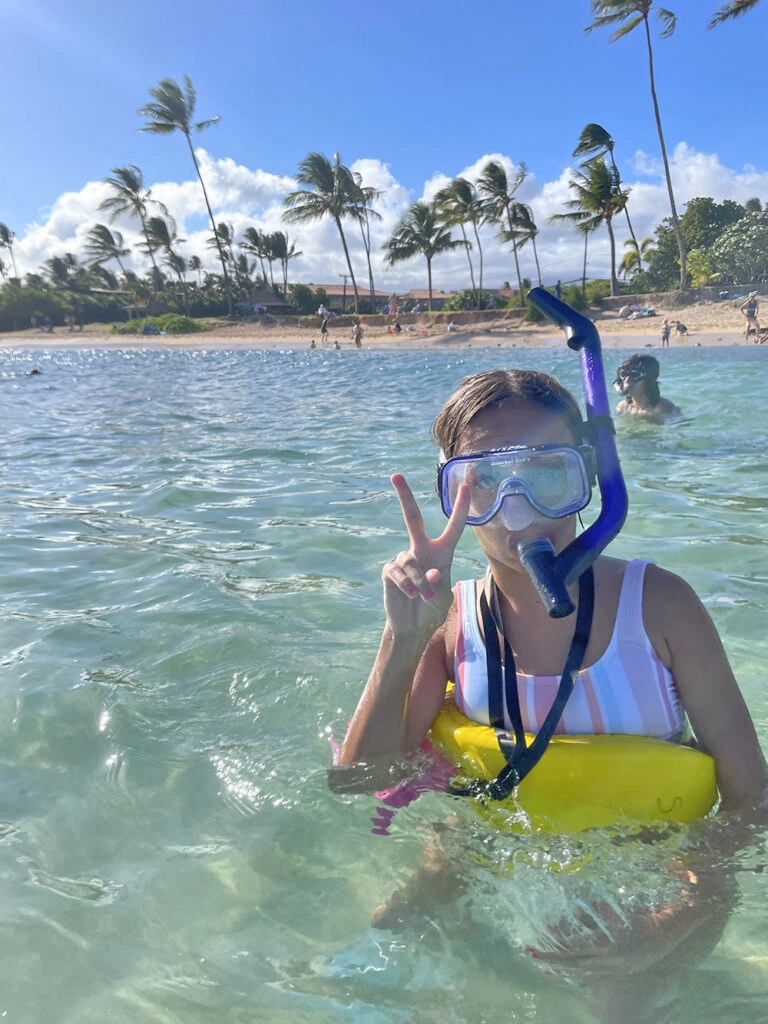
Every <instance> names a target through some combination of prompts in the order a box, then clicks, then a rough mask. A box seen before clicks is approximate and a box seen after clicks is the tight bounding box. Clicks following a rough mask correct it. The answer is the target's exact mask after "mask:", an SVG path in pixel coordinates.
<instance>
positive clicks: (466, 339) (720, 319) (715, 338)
mask: <svg viewBox="0 0 768 1024" xmlns="http://www.w3.org/2000/svg"><path fill="white" fill-rule="evenodd" d="M589 315H590V316H591V318H592V319H593V320H594V323H595V325H596V326H597V329H598V331H599V332H600V339H601V342H602V345H603V348H605V349H611V348H614V349H626V348H648V347H650V348H660V347H661V341H660V331H661V325H662V321H663V320H664V317H665V316H666V317H668V318H669V320H670V323H672V324H674V322H675V321H676V320H682V321H683V322H684V323H685V325H686V326H687V328H688V333H687V335H684V336H682V337H676V336H675V335H674V333H673V335H672V337H671V339H670V347H671V348H682V347H691V346H717V345H739V344H741V345H743V344H745V341H744V335H743V327H742V325H743V322H744V321H743V318H742V316H741V314H740V313H739V310H738V308H736V307H735V306H734V305H733V304H732V303H730V302H721V303H715V302H701V303H697V304H694V305H691V306H686V307H685V309H684V310H682V311H681V310H665V309H663V308H657V313H656V316H653V317H648V318H645V319H642V320H625V319H618V317H617V315H616V314H615V313H614V312H609V311H605V312H603V311H595V310H592V311H590V313H589ZM444 318H445V314H443V315H442V319H444ZM403 319H404V321H405V319H406V318H403ZM459 319H460V318H459V317H456V321H457V330H455V331H452V332H447V331H446V330H445V324H444V323H442V322H441V323H435V322H434V321H433V320H432V319H431V317H430V314H424V315H423V316H421V317H419V318H417V319H416V322H415V323H414V324H413V325H406V326H404V329H403V331H402V333H401V334H400V335H395V334H390V333H389V331H388V329H387V327H386V325H378V326H370V325H369V326H367V327H365V334H364V337H363V347H364V348H372V347H376V348H388V349H408V350H412V349H415V348H470V347H475V348H493V347H498V348H515V347H517V348H547V347H550V346H556V345H561V344H562V342H563V335H562V332H560V331H558V329H557V328H555V327H553V326H552V324H549V323H546V324H517V323H514V322H510V321H508V320H505V319H503V318H501V317H494V316H493V314H492V313H489V315H488V320H487V321H482V322H478V323H472V324H467V325H465V326H461V325H460V324H459ZM313 339H314V341H315V343H316V345H317V347H318V349H319V350H322V348H323V347H324V346H322V344H321V340H320V319H319V318H318V321H317V326H316V327H303V326H295V325H286V324H280V323H273V324H269V323H259V322H242V321H235V322H229V321H226V320H221V321H215V322H214V323H213V329H212V330H210V331H206V332H201V333H197V334H182V335H166V336H156V335H119V334H110V333H108V332H107V331H106V330H105V329H104V327H103V325H99V324H90V325H88V326H86V328H85V329H84V331H82V332H75V333H70V334H67V333H65V332H64V330H63V329H62V328H57V329H56V330H54V331H53V332H52V333H41V332H39V331H34V330H31V329H30V330H25V331H14V332H10V333H5V334H0V348H37V347H41V348H51V347H53V346H56V347H59V346H62V347H63V346H70V347H83V346H85V347H93V346H106V347H116V346H119V347H123V348H124V347H126V346H127V347H131V348H206V349H210V348H224V349H226V348H253V349H264V350H276V351H291V350H294V351H295V350H301V349H307V348H309V347H310V344H311V342H312V340H313ZM336 340H338V342H339V345H340V346H341V348H342V349H354V345H353V342H352V330H351V327H349V326H346V325H345V326H341V325H339V326H335V325H334V322H333V321H331V327H330V331H329V340H328V342H327V345H326V346H325V347H326V348H329V349H332V348H333V346H334V342H335V341H336ZM749 344H753V342H752V341H750V342H749Z"/></svg>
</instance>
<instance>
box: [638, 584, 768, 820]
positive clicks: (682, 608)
mask: <svg viewBox="0 0 768 1024" xmlns="http://www.w3.org/2000/svg"><path fill="white" fill-rule="evenodd" d="M643 617H644V619H645V622H646V629H647V632H648V636H649V637H650V639H651V642H652V643H653V645H654V647H655V648H656V651H657V653H658V654H659V656H660V657H661V659H662V661H663V662H664V663H665V664H666V665H667V667H668V668H669V669H670V670H671V672H672V674H673V676H674V678H675V683H676V684H677V688H678V692H679V694H680V698H681V700H682V702H683V705H684V707H685V710H686V712H687V714H688V717H689V719H690V722H691V725H692V726H693V730H694V732H695V733H696V737H697V739H698V741H699V744H700V746H701V748H702V749H703V750H704V751H706V753H708V754H710V755H711V756H712V757H713V758H714V760H715V766H716V771H717V785H718V789H719V790H720V796H721V800H722V804H721V807H722V810H723V811H726V812H728V811H737V812H746V813H750V812H752V811H756V810H757V809H758V808H759V807H760V805H761V803H763V801H764V800H765V797H766V793H767V792H768V768H767V767H766V761H765V757H764V755H763V752H762V750H761V749H760V744H759V742H758V739H757V733H756V731H755V726H754V724H753V722H752V719H751V717H750V714H749V711H748V709H747V706H746V704H745V702H744V698H743V697H742V695H741V691H740V690H739V687H738V684H737V683H736V680H735V678H734V675H733V672H732V671H731V667H730V665H729V664H728V658H727V656H726V654H725V651H724V649H723V645H722V642H721V640H720V637H719V635H718V633H717V630H716V629H715V626H714V623H713V622H712V619H711V618H710V617H709V614H708V613H707V610H706V609H705V608H704V606H703V604H702V603H701V601H700V600H699V598H698V597H697V596H696V594H695V593H694V592H693V590H692V589H691V587H690V586H689V585H688V584H687V583H686V582H685V581H684V580H682V579H681V578H680V577H679V576H676V575H675V574H674V573H670V572H666V571H665V570H663V569H659V568H658V567H656V566H653V565H649V566H648V569H647V570H646V586H645V593H644V597H643Z"/></svg>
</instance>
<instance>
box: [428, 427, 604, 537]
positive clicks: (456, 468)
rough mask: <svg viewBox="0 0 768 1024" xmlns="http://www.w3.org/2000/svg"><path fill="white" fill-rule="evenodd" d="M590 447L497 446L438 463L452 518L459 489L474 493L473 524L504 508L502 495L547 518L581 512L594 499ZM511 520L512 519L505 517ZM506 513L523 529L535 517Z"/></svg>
mask: <svg viewBox="0 0 768 1024" xmlns="http://www.w3.org/2000/svg"><path fill="white" fill-rule="evenodd" d="M588 464H589V465H590V466H591V465H592V449H591V448H590V447H588V446H586V445H583V446H581V447H580V448H573V447H570V446H568V445H556V444H551V445H541V446H537V447H534V448H527V447H522V446H520V447H514V448H498V449H494V450H493V451H489V452H476V453H474V454H472V455H456V456H454V457H453V458H452V459H448V460H447V461H446V462H442V463H440V464H439V465H438V467H437V491H438V493H439V495H440V503H441V505H442V507H443V512H444V513H445V514H446V516H450V515H451V513H452V512H453V508H454V505H455V502H456V496H457V494H458V491H459V487H461V485H462V484H467V485H468V487H469V489H470V493H471V499H470V505H469V514H468V516H467V523H468V525H469V526H483V525H484V524H485V523H488V522H490V520H491V519H493V517H494V516H495V515H496V514H497V513H498V512H499V510H500V509H502V507H503V506H504V499H505V498H511V497H516V496H520V497H523V498H525V499H526V501H527V502H528V504H529V505H530V506H531V508H533V509H535V510H536V511H537V512H539V513H540V514H541V515H543V516H546V518H548V519H562V518H564V517H565V516H570V515H574V513H576V512H580V511H581V510H582V509H583V508H585V507H586V506H587V505H588V504H589V500H590V498H591V497H592V483H591V481H592V477H593V474H592V472H591V471H590V470H588V469H587V465H588ZM508 518H509V521H507V519H508ZM523 518H524V517H520V516H514V515H513V516H510V517H506V516H504V519H505V522H506V525H507V527H508V529H512V530H520V529H524V528H525V526H527V525H528V524H529V523H530V522H531V521H532V519H530V517H527V521H526V522H525V523H524V525H519V524H520V523H522V522H523Z"/></svg>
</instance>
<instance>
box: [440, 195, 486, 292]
mask: <svg viewBox="0 0 768 1024" xmlns="http://www.w3.org/2000/svg"><path fill="white" fill-rule="evenodd" d="M435 202H436V203H437V204H438V206H439V208H440V211H441V213H442V216H443V217H444V219H445V223H446V224H447V225H449V226H450V225H453V224H456V225H457V226H458V227H460V228H461V236H462V238H463V239H464V246H465V248H466V250H467V262H468V263H469V278H470V280H471V282H472V289H473V291H474V292H475V305H476V306H477V308H478V309H480V302H481V296H482V294H483V248H482V246H481V244H480V232H479V230H478V228H479V226H480V224H481V223H482V220H483V204H482V201H481V200H480V197H479V196H478V194H477V190H476V189H475V186H474V185H473V184H472V182H471V181H468V180H467V179H466V178H461V177H459V178H454V179H453V181H452V182H451V184H450V185H447V186H446V187H445V188H441V189H440V191H439V192H438V193H437V195H436V196H435ZM465 224H471V225H472V229H473V231H474V235H475V243H476V245H477V253H478V260H479V276H480V284H479V287H476V286H475V270H474V267H473V265H472V256H471V249H472V243H471V242H470V241H469V239H468V238H467V232H466V229H465V227H464V225H465Z"/></svg>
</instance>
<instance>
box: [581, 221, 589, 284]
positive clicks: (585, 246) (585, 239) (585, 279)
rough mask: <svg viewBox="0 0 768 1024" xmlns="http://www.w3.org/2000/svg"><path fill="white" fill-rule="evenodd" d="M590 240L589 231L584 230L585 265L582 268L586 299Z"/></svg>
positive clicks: (582, 282) (582, 281)
mask: <svg viewBox="0 0 768 1024" xmlns="http://www.w3.org/2000/svg"><path fill="white" fill-rule="evenodd" d="M588 242H589V234H588V232H586V231H585V232H584V266H583V267H582V270H581V294H582V295H583V296H584V300H585V301H586V298H587V243H588Z"/></svg>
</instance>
